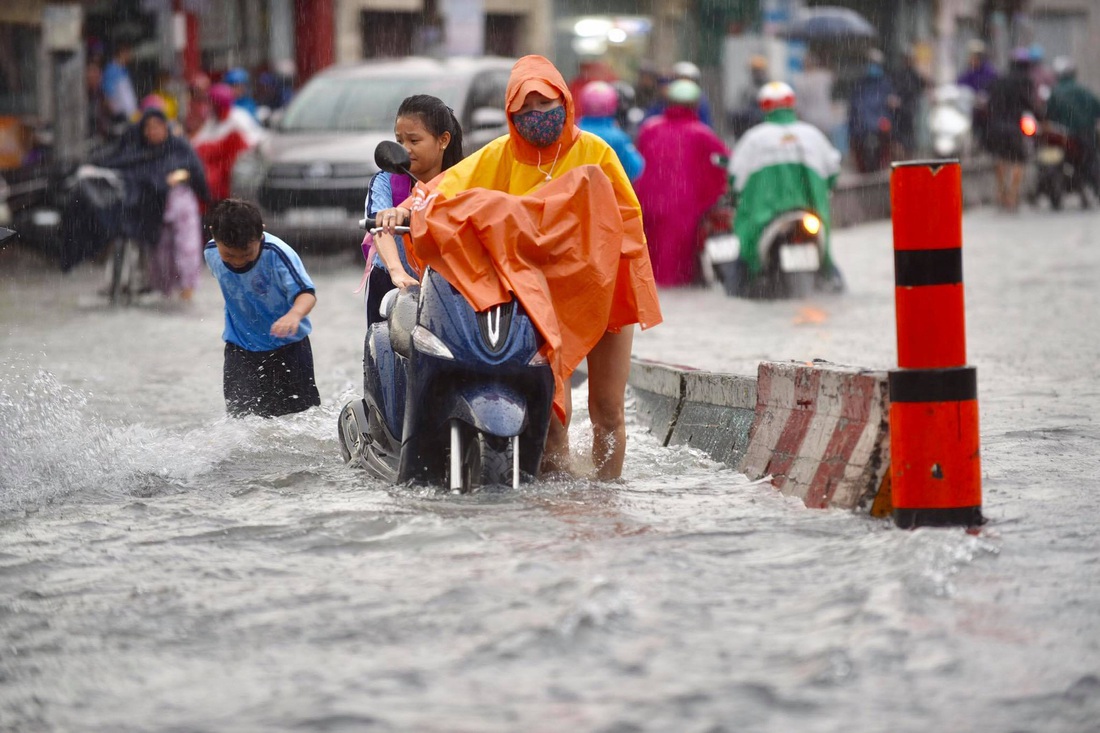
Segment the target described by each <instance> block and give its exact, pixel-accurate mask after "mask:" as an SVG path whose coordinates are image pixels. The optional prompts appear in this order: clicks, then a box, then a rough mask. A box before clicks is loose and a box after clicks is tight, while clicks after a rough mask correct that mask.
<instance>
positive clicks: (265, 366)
mask: <svg viewBox="0 0 1100 733" xmlns="http://www.w3.org/2000/svg"><path fill="white" fill-rule="evenodd" d="M209 224H210V232H211V234H212V235H213V237H214V238H213V240H211V241H210V242H209V243H208V244H207V245H206V249H205V250H204V252H203V255H204V256H205V257H206V264H207V265H209V266H210V270H211V272H213V273H214V277H215V278H216V279H217V281H218V285H220V286H221V289H222V295H223V296H225V331H224V332H223V333H222V338H223V339H224V340H225V367H224V377H223V385H224V392H225V408H226V411H227V412H228V413H229V414H230V415H232V416H234V417H241V416H244V415H249V414H252V415H261V416H263V417H275V416H277V415H287V414H290V413H292V412H301V411H302V410H305V409H308V408H310V407H315V406H317V405H320V404H321V398H320V395H318V393H317V384H316V381H315V379H314V374H313V350H312V349H311V348H310V345H309V333H310V331H311V330H312V326H311V324H310V322H309V312H310V311H311V310H313V306H314V305H316V303H317V298H316V296H315V295H314V287H313V281H312V280H310V278H309V274H308V273H306V269H305V267H304V266H303V265H302V260H301V259H300V258H299V257H298V254H297V253H296V252H295V251H294V250H293V249H291V248H290V246H289V245H287V244H286V242H283V241H282V240H281V239H279V238H278V237H275V236H272V235H271V234H268V233H267V232H265V231H264V229H263V220H262V219H261V217H260V210H259V209H258V208H256V206H254V205H253V204H251V203H249V202H247V201H241V200H239V199H226V200H224V201H222V202H220V203H219V204H218V205H217V206H215V207H214V209H213V210H212V211H211V212H210V217H209Z"/></svg>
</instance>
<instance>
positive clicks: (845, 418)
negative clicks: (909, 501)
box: [740, 362, 890, 509]
mask: <svg viewBox="0 0 1100 733" xmlns="http://www.w3.org/2000/svg"><path fill="white" fill-rule="evenodd" d="M888 394H889V391H888V387H887V377H886V373H885V372H873V371H867V370H863V369H859V368H855V367H845V366H838V365H836V364H829V363H827V362H814V363H808V364H807V363H799V362H762V363H761V364H760V367H759V370H758V372H757V382H756V416H755V419H754V421H753V425H752V428H751V431H750V433H749V446H748V450H747V451H746V453H745V458H744V460H743V461H742V463H741V467H740V468H741V471H742V472H743V473H744V474H745V475H746V476H748V477H749V478H750V479H754V480H755V479H760V478H763V477H765V476H768V475H770V476H771V477H772V483H773V485H774V486H775V487H776V488H777V489H779V490H780V491H782V492H783V493H784V494H787V495H789V496H797V497H799V498H801V499H802V500H803V501H804V502H805V504H806V506H808V507H838V508H844V509H855V508H857V507H865V506H866V507H869V506H870V504H871V502H872V501H873V500H874V498H875V496H876V494H877V493H878V491H879V488H880V487H881V486H882V479H883V477H884V476H885V474H886V473H887V472H888V470H889V466H890V456H889V450H890V437H889V414H890V413H889V400H888Z"/></svg>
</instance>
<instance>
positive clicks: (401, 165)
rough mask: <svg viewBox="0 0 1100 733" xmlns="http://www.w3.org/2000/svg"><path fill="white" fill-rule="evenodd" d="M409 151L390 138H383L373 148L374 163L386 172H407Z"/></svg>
mask: <svg viewBox="0 0 1100 733" xmlns="http://www.w3.org/2000/svg"><path fill="white" fill-rule="evenodd" d="M409 163H410V161H409V152H408V151H407V150H405V148H404V147H402V146H401V145H398V144H397V143H395V142H393V141H392V140H383V141H382V142H380V143H378V147H376V148H375V149H374V164H375V165H376V166H378V167H379V168H381V169H382V170H384V171H386V172H387V173H408V174H409V175H410V176H411V175H412V173H409Z"/></svg>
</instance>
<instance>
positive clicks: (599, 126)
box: [577, 81, 645, 181]
mask: <svg viewBox="0 0 1100 733" xmlns="http://www.w3.org/2000/svg"><path fill="white" fill-rule="evenodd" d="M580 97H581V109H583V110H584V115H583V116H582V117H581V118H580V119H579V120H577V127H579V128H581V129H582V130H584V131H585V132H591V133H593V134H595V135H599V136H600V137H602V138H603V139H604V140H605V141H607V144H608V145H610V146H611V147H612V148H614V149H615V154H616V155H618V156H619V162H620V163H622V164H623V170H625V171H626V175H627V176H628V177H629V178H630V180H631V181H636V180H637V179H638V176H640V175H641V174H642V168H643V167H644V166H645V160H644V159H643V158H642V154H641V153H639V152H638V149H637V148H636V147H634V141H633V140H631V139H630V135H628V134H626V132H624V131H623V129H622V127H620V126H619V122H618V120H617V119H615V115H616V113H617V112H618V110H619V93H618V92H617V91H615V87H613V86H612V85H611V84H609V83H607V82H606V81H590V82H588V83H587V84H585V85H584V87H583V88H582V89H581V95H580Z"/></svg>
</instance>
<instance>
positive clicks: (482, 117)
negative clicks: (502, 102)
mask: <svg viewBox="0 0 1100 733" xmlns="http://www.w3.org/2000/svg"><path fill="white" fill-rule="evenodd" d="M470 122H471V124H472V125H473V127H474V129H475V130H484V129H486V128H490V127H504V126H505V125H507V124H508V115H507V114H506V113H505V112H504V110H502V109H497V108H496V107H478V108H477V109H475V110H474V113H473V114H472V115H470Z"/></svg>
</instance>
